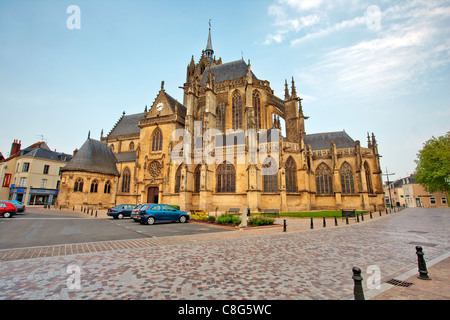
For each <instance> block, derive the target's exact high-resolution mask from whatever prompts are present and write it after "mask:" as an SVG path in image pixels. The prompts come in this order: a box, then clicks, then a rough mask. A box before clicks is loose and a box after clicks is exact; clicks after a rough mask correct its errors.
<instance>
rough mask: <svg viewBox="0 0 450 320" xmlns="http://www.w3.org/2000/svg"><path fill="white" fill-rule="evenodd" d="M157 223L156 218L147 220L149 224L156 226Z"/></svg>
mask: <svg viewBox="0 0 450 320" xmlns="http://www.w3.org/2000/svg"><path fill="white" fill-rule="evenodd" d="M154 223H155V218H153V217H148V219H147V224H154Z"/></svg>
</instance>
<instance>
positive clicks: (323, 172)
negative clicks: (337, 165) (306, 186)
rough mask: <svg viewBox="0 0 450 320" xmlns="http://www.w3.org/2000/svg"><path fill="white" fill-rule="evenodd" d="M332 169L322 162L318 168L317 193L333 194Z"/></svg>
mask: <svg viewBox="0 0 450 320" xmlns="http://www.w3.org/2000/svg"><path fill="white" fill-rule="evenodd" d="M332 178H333V177H332V174H331V169H330V168H329V167H328V166H327V165H326V164H325V163H322V164H321V165H319V167H317V170H316V188H317V194H333V183H332V181H333V180H332Z"/></svg>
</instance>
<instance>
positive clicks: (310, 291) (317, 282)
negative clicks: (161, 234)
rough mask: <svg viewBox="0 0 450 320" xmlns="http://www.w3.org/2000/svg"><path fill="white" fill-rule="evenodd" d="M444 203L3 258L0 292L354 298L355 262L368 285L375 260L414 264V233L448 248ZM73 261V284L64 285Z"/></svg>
mask: <svg viewBox="0 0 450 320" xmlns="http://www.w3.org/2000/svg"><path fill="white" fill-rule="evenodd" d="M449 213H450V210H449V209H419V208H417V209H416V208H411V209H406V210H404V211H401V212H400V213H395V214H391V215H388V216H383V217H381V218H377V219H374V220H370V219H367V218H366V219H365V222H361V223H358V224H352V225H349V226H342V227H327V228H316V229H314V230H309V229H303V230H300V231H292V230H291V229H292V228H291V229H289V225H290V224H289V223H288V230H291V231H288V232H286V233H284V232H282V230H281V228H279V229H276V228H273V229H272V231H271V232H270V233H273V234H263V233H262V231H259V232H255V233H252V232H251V231H237V232H236V231H235V232H223V233H220V234H219V233H217V234H208V235H194V236H180V237H167V238H164V239H163V238H161V239H160V242H158V243H154V244H153V245H150V246H146V247H141V248H137V247H136V248H130V249H126V248H125V249H122V250H110V251H100V252H95V251H93V252H92V253H87V254H72V255H64V256H57V257H45V258H36V259H25V260H15V261H4V262H1V268H2V270H10V271H11V272H8V273H1V274H0V299H201V300H203V299H208V300H209V299H233V300H234V299H235V300H241V299H257V300H260V299H274V300H279V299H295V300H302V299H353V280H352V272H351V270H352V267H353V266H358V267H360V268H361V269H362V271H363V272H362V276H363V278H364V279H365V280H364V281H363V285H364V290H365V292H370V291H371V290H369V289H368V288H367V283H366V280H367V278H368V277H369V276H370V275H369V274H367V272H366V271H367V269H368V267H369V266H371V265H376V266H378V267H379V268H380V272H381V282H382V283H384V282H386V281H388V280H389V279H392V278H395V277H396V276H397V275H399V274H401V273H404V272H406V271H408V270H411V269H414V268H417V257H416V253H415V245H414V244H411V242H414V243H427V244H433V246H426V247H425V246H424V253H425V259H426V260H427V261H428V260H431V259H433V258H436V257H438V256H441V255H443V254H445V253H448V252H449V246H448V226H449V219H450V218H449V217H450V215H449ZM293 225H294V222H293V224H292V226H293ZM328 225H332V224H331V223H330V224H328ZM411 231H416V232H411ZM417 231H419V232H417ZM165 239H166V240H167V242H164V240H165ZM170 241H173V242H170ZM0 253H1V252H0ZM71 265H74V266H77V267H78V268H79V270H80V273H79V276H80V288H79V289H69V288H68V285H67V280H68V279H69V278H70V276H71V274H68V273H67V272H66V271H67V267H68V266H71ZM373 290H376V289H373ZM372 293H373V292H371V294H372Z"/></svg>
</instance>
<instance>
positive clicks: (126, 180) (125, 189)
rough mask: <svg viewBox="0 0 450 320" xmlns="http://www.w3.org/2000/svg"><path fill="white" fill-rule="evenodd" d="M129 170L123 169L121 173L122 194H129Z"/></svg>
mask: <svg viewBox="0 0 450 320" xmlns="http://www.w3.org/2000/svg"><path fill="white" fill-rule="evenodd" d="M130 178H131V172H130V169H128V168H125V169H124V170H123V173H122V192H125V193H128V192H130V181H131V179H130Z"/></svg>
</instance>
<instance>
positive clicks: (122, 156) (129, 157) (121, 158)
mask: <svg viewBox="0 0 450 320" xmlns="http://www.w3.org/2000/svg"><path fill="white" fill-rule="evenodd" d="M114 155H115V156H116V159H117V162H130V161H133V162H134V161H136V151H125V152H119V153H115V154H114Z"/></svg>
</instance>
